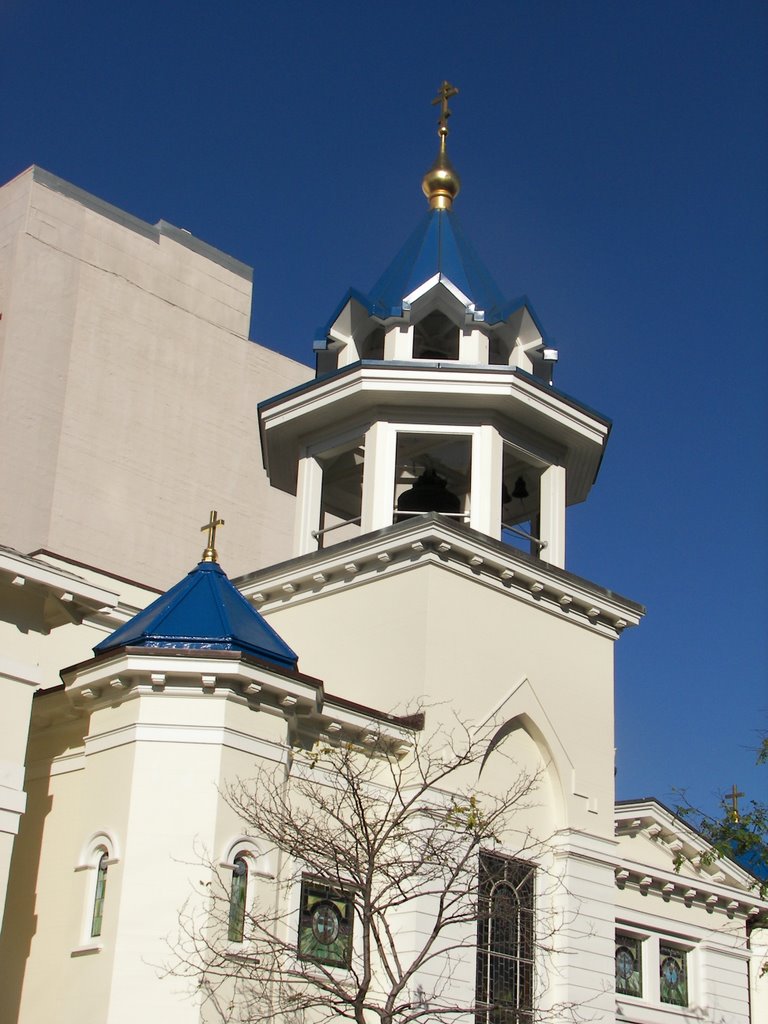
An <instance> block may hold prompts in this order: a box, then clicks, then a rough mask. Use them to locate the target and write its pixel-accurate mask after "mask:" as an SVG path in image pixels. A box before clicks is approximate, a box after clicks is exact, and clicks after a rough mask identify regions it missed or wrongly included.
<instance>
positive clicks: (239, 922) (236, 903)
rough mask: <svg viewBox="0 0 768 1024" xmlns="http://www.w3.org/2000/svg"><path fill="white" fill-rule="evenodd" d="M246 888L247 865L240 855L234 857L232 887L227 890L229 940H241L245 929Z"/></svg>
mask: <svg viewBox="0 0 768 1024" xmlns="http://www.w3.org/2000/svg"><path fill="white" fill-rule="evenodd" d="M247 888H248V865H247V864H246V863H245V860H244V859H243V858H242V857H235V865H234V867H233V868H232V887H231V889H230V892H229V929H228V931H227V938H228V939H229V941H230V942H242V941H243V932H244V930H245V895H246V889H247Z"/></svg>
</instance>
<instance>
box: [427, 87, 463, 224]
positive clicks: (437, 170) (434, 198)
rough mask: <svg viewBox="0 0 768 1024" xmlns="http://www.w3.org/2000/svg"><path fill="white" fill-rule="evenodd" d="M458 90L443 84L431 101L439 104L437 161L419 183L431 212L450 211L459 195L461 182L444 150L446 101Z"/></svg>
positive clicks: (446, 132)
mask: <svg viewBox="0 0 768 1024" xmlns="http://www.w3.org/2000/svg"><path fill="white" fill-rule="evenodd" d="M458 92H459V90H458V89H457V88H456V86H455V85H451V83H450V82H443V84H442V85H441V86H440V88H439V89H438V91H437V96H435V98H434V99H433V100H432V106H433V107H434V106H435V105H436V104H438V103H439V104H440V117H439V118H438V121H437V134H438V135H439V136H440V150H439V152H438V154H437V159H436V160H435V162H434V163H433V164H432V166H431V167H430V168H429V170H428V171H427V173H426V174H425V175H424V177H423V179H422V182H421V190H422V192H423V193H424V195H425V196H426V197H427V199H428V200H429V207H430V209H431V210H450V208H451V206H452V204H453V200H454V199H455V198H456V196H457V195H458V194H459V189H460V188H461V181H460V180H459V176H458V174H457V173H456V171H455V170H454V168H453V165H452V164H451V161H450V160H449V159H448V154H447V152H446V149H445V140H446V138H447V136H448V118H449V117H450V116H451V111H450V109H449V107H448V100H449V99H450V98H451V96H456V95H458Z"/></svg>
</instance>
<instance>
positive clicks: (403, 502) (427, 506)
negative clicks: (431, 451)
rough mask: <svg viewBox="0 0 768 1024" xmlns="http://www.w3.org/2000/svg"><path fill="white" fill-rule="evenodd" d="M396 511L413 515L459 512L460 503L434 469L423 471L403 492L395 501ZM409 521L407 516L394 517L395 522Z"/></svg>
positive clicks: (443, 478)
mask: <svg viewBox="0 0 768 1024" xmlns="http://www.w3.org/2000/svg"><path fill="white" fill-rule="evenodd" d="M397 510H398V513H401V512H411V513H414V514H419V513H424V512H460V511H461V501H460V500H459V498H458V497H457V496H456V495H455V494H454V493H453V492H452V491H449V490H448V481H447V480H446V479H445V477H442V476H440V474H439V473H436V472H435V470H434V469H425V470H424V472H423V473H422V474H421V476H420V477H418V479H417V480H415V481H414V484H413V486H412V487H409V488H408V490H407V491H403V493H402V494H401V495H400V497H399V498H398V499H397ZM404 519H410V516H407V515H396V516H395V522H396V523H401V522H402V521H403V520H404Z"/></svg>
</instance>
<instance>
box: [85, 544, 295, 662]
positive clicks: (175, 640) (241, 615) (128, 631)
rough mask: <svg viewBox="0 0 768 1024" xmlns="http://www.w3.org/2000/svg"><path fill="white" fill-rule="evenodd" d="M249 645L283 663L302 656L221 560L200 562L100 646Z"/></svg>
mask: <svg viewBox="0 0 768 1024" xmlns="http://www.w3.org/2000/svg"><path fill="white" fill-rule="evenodd" d="M126 646H132V647H152V648H155V647H159V648H174V649H177V650H179V649H181V650H214V651H244V652H245V653H248V654H254V655H256V657H257V658H260V659H261V660H262V661H267V662H270V663H272V664H273V665H278V666H279V667H280V668H289V669H295V668H296V666H297V662H298V656H297V655H296V654H294V652H293V651H292V650H291V648H290V647H289V646H288V645H287V644H286V643H285V642H284V641H283V640H281V638H280V637H279V636H278V635H277V633H276V632H275V631H274V629H272V627H271V626H269V625H267V623H266V622H265V621H264V619H263V617H262V616H261V615H260V614H259V613H258V612H257V611H256V609H255V608H253V607H252V606H251V605H250V604H249V603H248V601H246V599H245V598H244V597H243V595H242V594H241V593H240V592H239V591H238V590H237V588H236V587H235V586H233V584H232V583H230V581H229V579H228V578H227V575H226V573H225V572H224V570H223V569H222V568H221V566H220V565H218V564H217V563H216V562H200V564H199V565H197V566H196V567H195V568H194V569H193V570H192V571H191V572H190V573H188V574H187V575H186V576H185V577H184V579H182V580H180V581H179V582H178V583H177V584H176V585H175V586H174V587H171V589H170V590H169V591H168V592H167V593H165V594H163V595H162V596H161V597H158V599H157V600H156V601H153V602H152V604H151V605H149V607H148V608H145V609H144V610H143V611H141V612H139V613H138V615H135V616H134V617H133V618H132V619H131V620H130V622H126V624H125V625H124V626H121V627H120V628H119V629H117V630H115V632H114V633H112V635H111V636H109V637H107V638H106V640H102V641H101V643H100V644H97V645H96V647H94V649H93V652H94V654H103V653H104V652H105V651H111V650H114V649H115V648H118V647H126Z"/></svg>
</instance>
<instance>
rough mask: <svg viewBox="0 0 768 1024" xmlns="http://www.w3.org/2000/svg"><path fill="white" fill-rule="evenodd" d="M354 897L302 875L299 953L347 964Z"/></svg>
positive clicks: (332, 963) (302, 956) (350, 948)
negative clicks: (304, 877) (303, 877)
mask: <svg viewBox="0 0 768 1024" xmlns="http://www.w3.org/2000/svg"><path fill="white" fill-rule="evenodd" d="M353 915H354V901H353V898H352V895H351V894H350V893H348V892H344V891H343V890H340V889H336V888H333V887H332V886H328V885H324V884H323V883H318V882H312V881H310V880H308V879H304V881H302V883H301V910H300V914H299V956H300V957H301V958H302V959H304V960H316V961H317V962H318V963H322V964H329V965H331V966H333V967H348V966H349V963H350V959H351V956H352V922H353Z"/></svg>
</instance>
